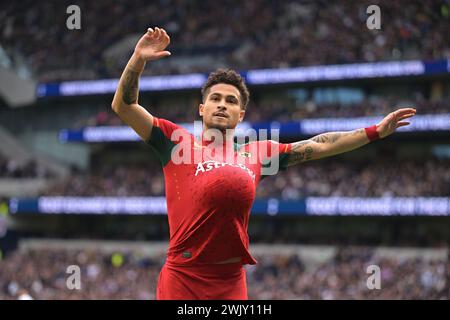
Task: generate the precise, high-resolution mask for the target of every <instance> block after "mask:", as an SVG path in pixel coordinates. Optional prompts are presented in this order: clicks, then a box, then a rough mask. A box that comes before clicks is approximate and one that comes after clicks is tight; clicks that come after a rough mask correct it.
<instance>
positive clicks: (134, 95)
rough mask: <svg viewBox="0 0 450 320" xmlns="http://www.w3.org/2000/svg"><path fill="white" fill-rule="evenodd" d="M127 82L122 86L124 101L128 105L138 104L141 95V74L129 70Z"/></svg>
mask: <svg viewBox="0 0 450 320" xmlns="http://www.w3.org/2000/svg"><path fill="white" fill-rule="evenodd" d="M125 72H126V73H125V80H124V82H123V84H122V88H123V93H122V100H123V102H124V103H126V104H132V103H137V101H138V94H139V73H138V72H136V71H132V70H130V69H127V70H126V71H125Z"/></svg>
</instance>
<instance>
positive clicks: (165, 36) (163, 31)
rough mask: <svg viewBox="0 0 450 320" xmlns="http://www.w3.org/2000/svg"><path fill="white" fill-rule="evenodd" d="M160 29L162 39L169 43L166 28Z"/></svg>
mask: <svg viewBox="0 0 450 320" xmlns="http://www.w3.org/2000/svg"><path fill="white" fill-rule="evenodd" d="M161 30H162V33H163V36H164V39H166V41H167V44H169V43H170V37H169V35H168V34H167V32H166V30H164V29H161Z"/></svg>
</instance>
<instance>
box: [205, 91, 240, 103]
mask: <svg viewBox="0 0 450 320" xmlns="http://www.w3.org/2000/svg"><path fill="white" fill-rule="evenodd" d="M213 96H219V97H221V96H222V94H221V93H219V92H214V93H211V97H213ZM226 98H234V99H236V100H237V101H239V99H238V97H236V96H235V95H233V94H229V95H227V96H226Z"/></svg>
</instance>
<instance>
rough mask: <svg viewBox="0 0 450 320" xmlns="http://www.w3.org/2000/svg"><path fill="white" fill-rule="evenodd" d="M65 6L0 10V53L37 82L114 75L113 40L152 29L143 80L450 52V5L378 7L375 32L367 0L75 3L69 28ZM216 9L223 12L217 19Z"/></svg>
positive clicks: (117, 60) (117, 66)
mask: <svg viewBox="0 0 450 320" xmlns="http://www.w3.org/2000/svg"><path fill="white" fill-rule="evenodd" d="M71 4H72V2H70V1H68V0H65V1H58V2H55V1H50V2H46V3H40V2H39V3H36V2H34V1H31V0H27V1H9V2H2V3H1V4H0V26H1V30H2V33H1V43H2V46H3V47H4V48H5V50H6V51H7V52H8V53H9V54H10V55H11V56H17V55H21V56H23V57H24V58H25V60H26V61H27V64H28V65H29V66H30V67H31V69H32V70H33V72H34V73H35V74H36V76H37V77H38V79H39V80H40V81H41V82H42V81H58V80H69V79H74V80H75V79H76V80H80V79H96V78H105V77H117V76H118V75H119V74H120V73H121V71H122V68H123V66H124V64H125V63H126V59H128V57H129V55H130V53H131V51H132V49H133V47H134V44H135V41H134V40H133V41H131V42H130V43H129V51H127V52H126V54H125V53H123V54H122V55H119V56H114V55H113V54H111V52H114V50H115V49H116V48H115V46H116V45H117V43H118V42H120V41H122V40H125V41H126V38H127V36H130V35H137V36H138V35H141V34H143V32H145V30H147V28H148V27H153V26H161V27H163V28H165V29H166V30H167V31H168V33H169V34H170V36H171V39H172V42H171V45H170V48H169V49H170V50H171V52H172V53H173V56H172V57H171V58H170V59H165V60H163V61H160V62H158V63H154V64H152V68H147V70H146V71H145V73H146V74H176V73H186V72H206V71H209V70H211V69H213V68H215V67H218V66H225V67H232V68H236V69H248V68H261V67H264V68H267V67H274V68H278V67H292V66H300V65H317V64H341V63H353V62H365V61H369V62H370V61H382V60H409V59H424V60H428V59H445V58H448V57H449V55H450V51H449V46H448V41H447V38H446V37H445V34H446V30H448V29H450V25H449V23H450V19H449V9H450V5H449V3H448V1H445V0H424V1H409V2H407V3H404V2H398V1H388V0H381V1H378V2H377V4H378V5H379V7H380V8H381V13H382V25H381V27H382V28H381V30H369V29H368V28H367V26H366V20H367V18H368V16H369V15H368V14H367V13H366V10H367V7H368V6H369V5H372V4H373V1H369V0H365V1H360V2H358V3H355V2H354V1H351V0H346V1H339V2H336V3H329V2H326V1H295V0H289V1H283V2H274V1H270V0H255V1H251V2H244V3H242V2H241V1H239V0H220V1H214V2H209V1H203V2H192V1H188V0H160V1H157V2H146V1H143V0H134V1H130V0H118V1H114V3H109V2H101V1H94V2H93V1H88V0H79V1H77V5H78V6H79V7H80V11H81V29H80V30H68V29H67V28H66V20H67V19H68V17H69V15H68V14H67V13H66V10H67V7H68V6H69V5H71ZM218 8H219V9H218ZM220 8H229V10H227V12H226V14H224V11H223V10H221V9H220ZM49 12H52V13H54V14H51V15H49V14H48V13H49ZM69 53H70V54H69ZM49 56H51V59H49ZM193 57H197V59H194V58H193Z"/></svg>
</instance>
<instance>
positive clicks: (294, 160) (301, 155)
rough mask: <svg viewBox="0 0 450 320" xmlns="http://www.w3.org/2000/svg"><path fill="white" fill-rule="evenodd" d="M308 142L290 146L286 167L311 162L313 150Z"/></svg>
mask: <svg viewBox="0 0 450 320" xmlns="http://www.w3.org/2000/svg"><path fill="white" fill-rule="evenodd" d="M310 143H311V142H310V141H308V140H306V141H299V142H295V143H293V144H292V149H291V153H290V154H289V158H288V166H291V165H294V164H298V163H301V162H303V161H308V160H311V158H312V155H313V152H314V149H313V148H312V146H311V145H310Z"/></svg>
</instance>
